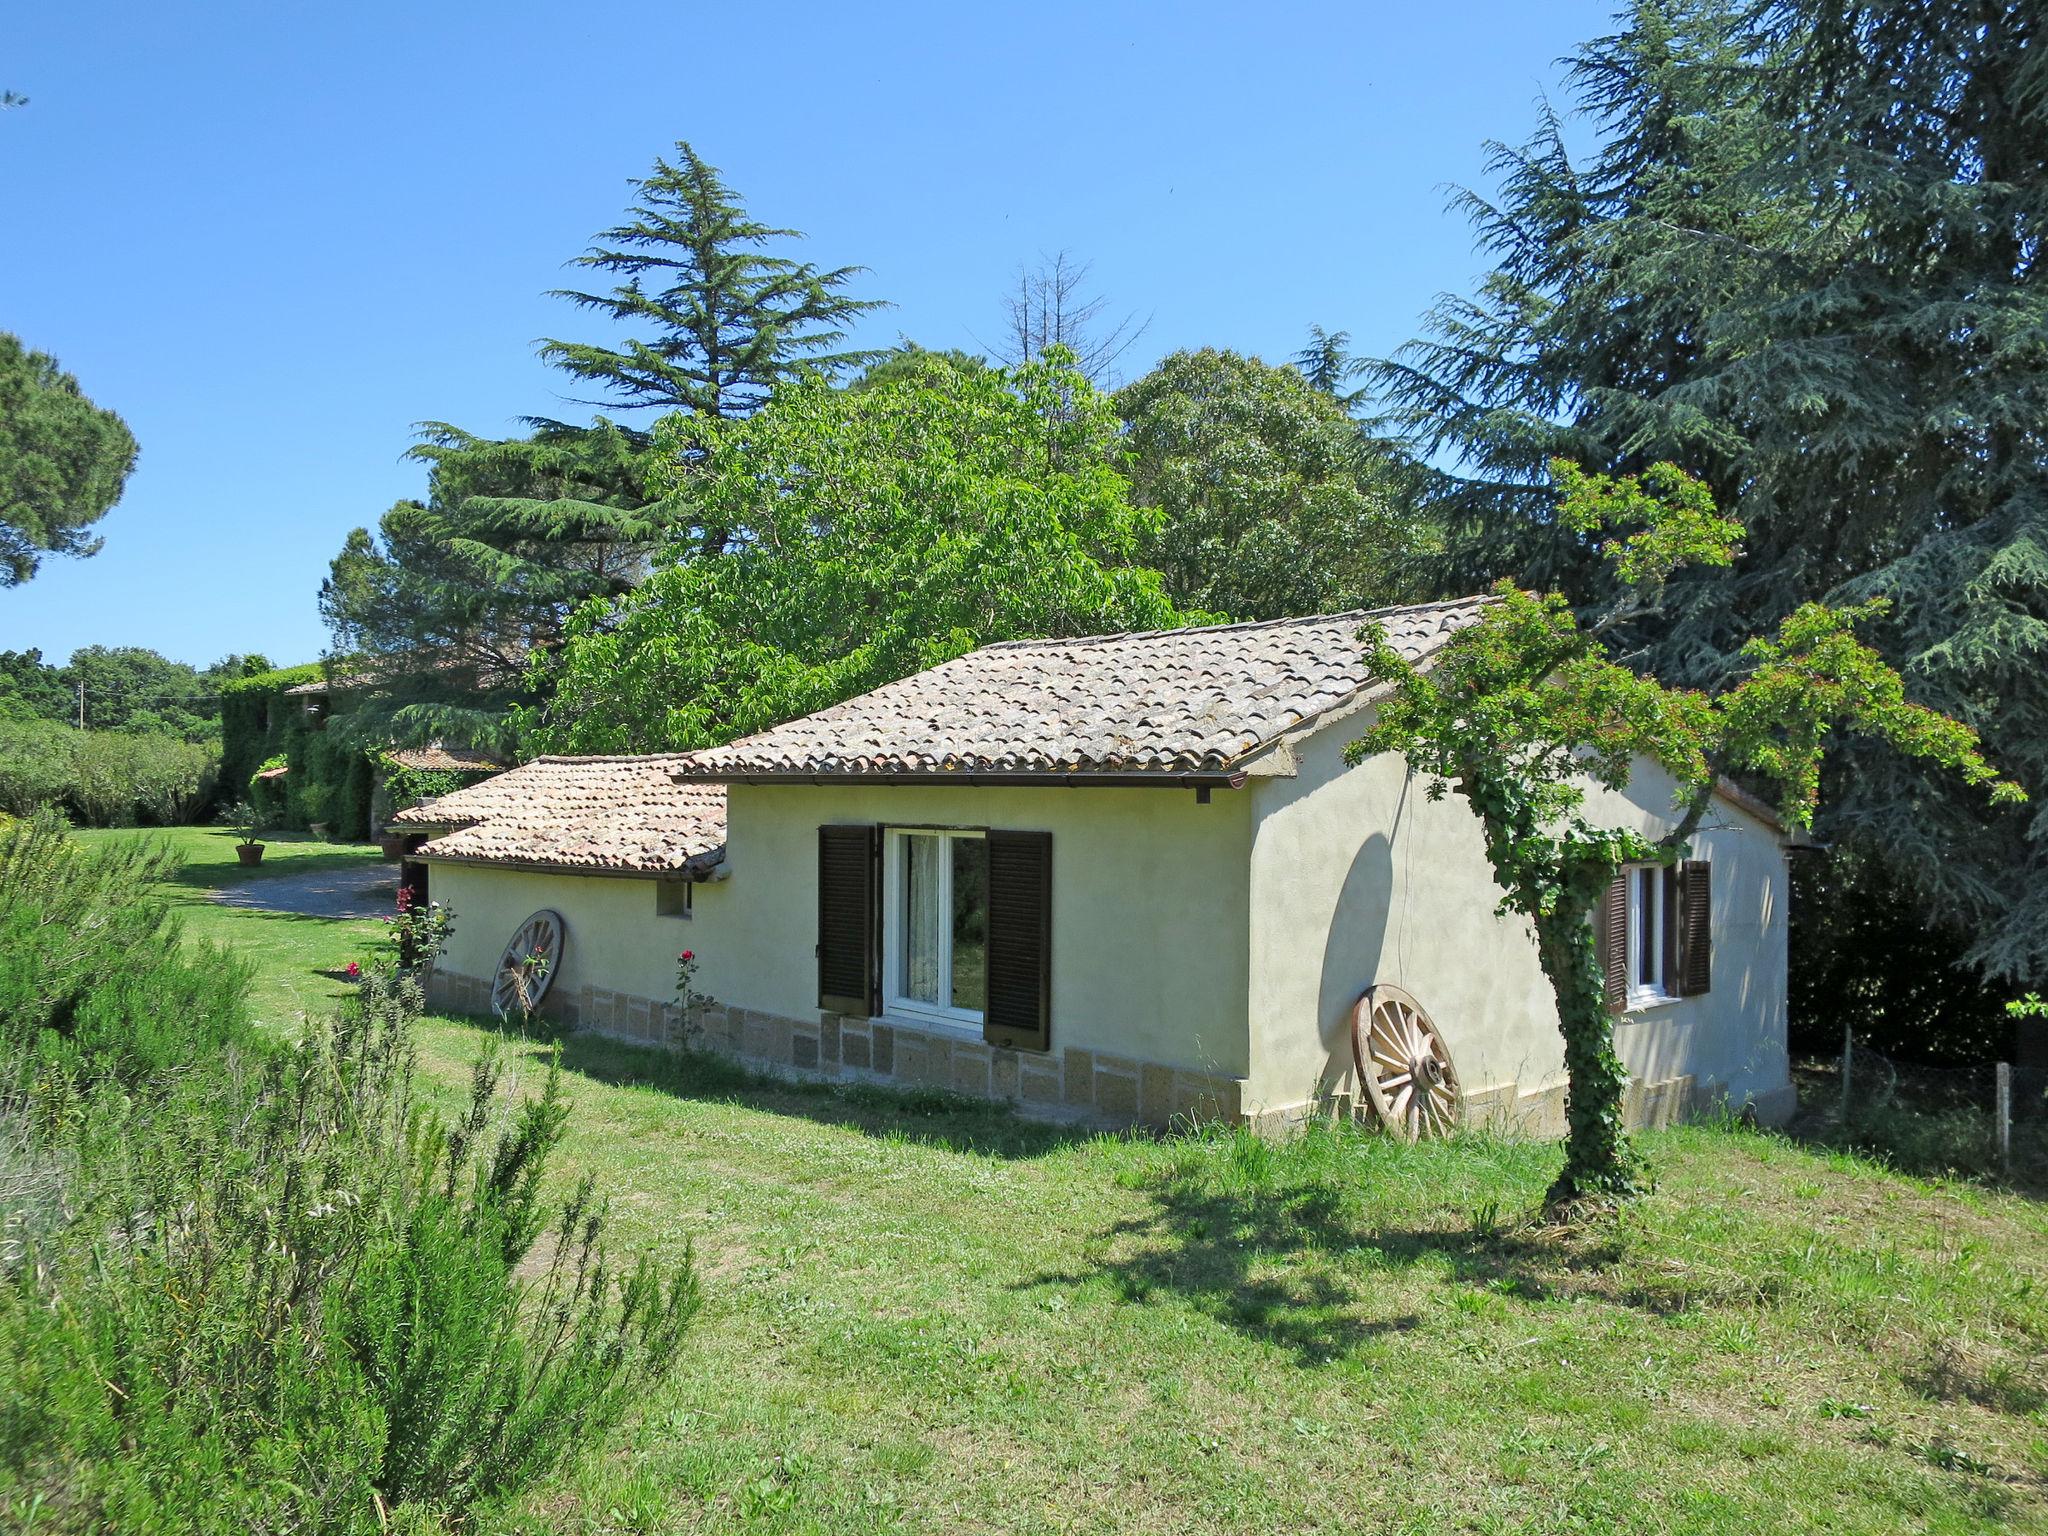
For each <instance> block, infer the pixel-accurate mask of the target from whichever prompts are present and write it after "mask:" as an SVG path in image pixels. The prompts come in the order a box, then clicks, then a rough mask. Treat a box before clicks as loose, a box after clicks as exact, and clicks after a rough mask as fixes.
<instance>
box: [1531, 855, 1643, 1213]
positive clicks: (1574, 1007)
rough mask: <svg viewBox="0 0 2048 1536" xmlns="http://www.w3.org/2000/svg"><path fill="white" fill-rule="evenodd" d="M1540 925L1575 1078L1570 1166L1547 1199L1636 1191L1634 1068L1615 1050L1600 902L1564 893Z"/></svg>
mask: <svg viewBox="0 0 2048 1536" xmlns="http://www.w3.org/2000/svg"><path fill="white" fill-rule="evenodd" d="M1535 923H1536V948H1537V953H1538V954H1539V956H1540V957H1541V959H1542V963H1543V974H1544V975H1545V976H1547V977H1549V978H1550V987H1551V990H1552V991H1553V992H1554V993H1555V994H1556V996H1557V1021H1558V1027H1559V1028H1560V1029H1561V1030H1562V1031H1563V1033H1564V1065H1565V1073H1566V1075H1567V1077H1568V1078H1569V1080H1570V1084H1569V1087H1568V1088H1567V1089H1566V1096H1565V1118H1566V1123H1567V1125H1568V1127H1569V1134H1568V1136H1567V1138H1566V1140H1565V1150H1564V1171H1563V1172H1561V1173H1559V1174H1558V1176H1557V1182H1556V1183H1555V1184H1553V1185H1551V1186H1550V1195H1549V1199H1548V1204H1550V1205H1552V1206H1559V1205H1566V1204H1569V1203H1570V1202H1572V1201H1574V1200H1580V1199H1584V1198H1586V1197H1588V1196H1592V1197H1595V1198H1614V1197H1616V1196H1622V1195H1629V1194H1633V1193H1634V1192H1635V1189H1636V1165H1635V1155H1634V1152H1633V1151H1632V1149H1631V1148H1630V1146H1629V1142H1628V1134H1627V1132H1626V1131H1625V1130H1624V1129H1623V1128H1622V1094H1623V1093H1624V1091H1625V1090H1626V1089H1627V1087H1628V1070H1627V1068H1625V1067H1623V1066H1622V1064H1621V1057H1620V1056H1619V1055H1618V1054H1616V1052H1615V1049H1614V1018H1613V1015H1612V1014H1610V1013H1609V1012H1608V1011H1607V990H1606V983H1605V976H1604V972H1603V971H1602V969H1601V965H1600V954H1599V949H1598V946H1597V945H1596V943H1595V942H1594V936H1593V904H1592V902H1591V901H1588V900H1584V899H1579V898H1575V897H1574V896H1572V895H1571V894H1569V893H1565V894H1561V895H1560V898H1559V900H1558V904H1557V907H1556V909H1555V910H1553V911H1551V912H1549V913H1547V914H1545V915H1543V916H1541V917H1538V918H1536V919H1535Z"/></svg>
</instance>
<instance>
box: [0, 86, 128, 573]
mask: <svg viewBox="0 0 2048 1536" xmlns="http://www.w3.org/2000/svg"><path fill="white" fill-rule="evenodd" d="M10 105H11V103H10ZM135 454H136V448H135V438H134V436H133V435H132V434H130V432H129V431H128V425H127V423H126V422H124V421H122V420H121V418H120V417H119V416H116V415H115V414H114V413H113V412H112V411H109V410H104V409H102V408H101V407H99V406H96V405H94V404H93V403H92V401H90V400H88V399H87V398H86V397H85V392H84V391H83V390H81V389H80V388H79V387H78V380H76V379H75V378H73V377H72V376H71V375H70V374H68V373H66V372H65V371H64V370H63V369H62V368H60V367H59V366H58V365H57V360H56V359H55V358H54V357H51V356H50V355H49V354H48V353H44V352H31V351H30V350H29V349H28V348H27V347H25V346H23V345H22V344H21V341H20V339H19V338H18V337H14V336H9V335H7V334H6V333H5V332H0V587H12V586H18V585H19V584H20V583H22V582H24V581H27V580H28V579H29V577H31V576H33V575H35V573H36V569H37V567H39V566H40V565H41V564H42V560H43V557H44V556H45V555H76V556H80V557H83V556H86V555H93V554H97V553H99V548H100V543H101V541H100V540H99V539H98V538H96V537H94V536H93V534H92V531H91V530H92V526H93V524H95V523H97V522H98V521H99V520H100V519H101V518H102V517H105V516H106V515H107V512H108V510H109V509H110V508H111V507H112V506H113V505H114V503H115V502H117V501H119V500H120V499H121V490H122V487H123V486H125V485H126V484H127V482H128V475H129V472H130V471H131V470H133V469H134V468H135Z"/></svg>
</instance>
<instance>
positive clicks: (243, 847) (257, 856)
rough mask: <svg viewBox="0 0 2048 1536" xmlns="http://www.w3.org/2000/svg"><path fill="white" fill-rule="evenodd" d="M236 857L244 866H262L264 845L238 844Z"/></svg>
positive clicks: (236, 845)
mask: <svg viewBox="0 0 2048 1536" xmlns="http://www.w3.org/2000/svg"><path fill="white" fill-rule="evenodd" d="M235 857H236V858H238V859H240V860H241V861H242V862H243V863H244V864H261V863H262V862H263V845H262V844H261V843H237V844H235Z"/></svg>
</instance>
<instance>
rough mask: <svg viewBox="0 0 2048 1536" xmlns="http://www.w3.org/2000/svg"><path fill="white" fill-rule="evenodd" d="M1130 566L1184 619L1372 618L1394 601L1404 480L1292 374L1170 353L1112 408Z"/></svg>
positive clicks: (1243, 361)
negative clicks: (1139, 532)
mask: <svg viewBox="0 0 2048 1536" xmlns="http://www.w3.org/2000/svg"><path fill="white" fill-rule="evenodd" d="M1116 400H1117V408H1118V410H1120V411H1121V412H1122V414H1123V418H1124V423H1125V429H1126V436H1125V440H1126V443H1127V444H1128V446H1129V448H1130V460H1129V464H1128V466H1127V472H1128V474H1129V476H1130V480H1131V499H1132V500H1133V501H1134V502H1136V503H1138V504H1139V505H1141V506H1147V507H1154V508H1157V509H1158V510H1159V511H1160V512H1161V513H1162V514H1163V517H1162V519H1161V521H1160V523H1159V526H1158V530H1157V532H1155V533H1152V534H1149V535H1147V536H1146V537H1145V539H1144V540H1143V541H1142V542H1141V544H1140V546H1139V555H1140V558H1141V559H1142V560H1143V561H1144V563H1146V564H1147V565H1151V566H1155V567H1157V568H1158V570H1159V571H1160V572H1161V573H1162V574H1163V575H1164V576H1165V578H1166V590H1167V593H1168V595H1169V596H1171V597H1172V598H1173V600H1174V602H1176V603H1177V604H1180V605H1182V606H1184V607H1189V608H1197V609H1207V610H1212V611H1215V612H1219V613H1227V614H1229V615H1230V616H1231V617H1232V618H1235V619H1276V618H1284V617H1287V616H1290V615H1294V614H1304V613H1330V612H1335V611H1339V610H1342V609H1346V608H1371V607H1376V606H1378V605H1380V604H1382V603H1386V602H1391V601H1394V600H1396V599H1397V598H1398V597H1399V596H1400V594H1401V591H1402V588H1401V585H1400V582H1401V577H1402V574H1403V573H1402V571H1401V570H1400V569H1399V557H1400V556H1401V555H1403V554H1404V553H1405V551H1406V546H1407V542H1408V540H1409V538H1410V536H1411V534H1412V531H1413V528H1414V519H1413V517H1412V508H1413V502H1414V497H1415V491H1416V486H1415V480H1416V476H1415V473H1414V471H1413V469H1412V468H1411V467H1410V466H1409V465H1408V464H1407V463H1406V461H1405V460H1404V459H1403V458H1402V457H1401V456H1400V455H1399V454H1398V453H1396V452H1394V451H1393V450H1391V449H1389V448H1388V447H1387V446H1386V445H1385V444H1383V443H1380V442H1378V441H1376V440H1374V439H1372V438H1370V437H1368V436H1367V435H1366V434H1364V433H1363V432H1362V431H1361V430H1360V429H1359V427H1358V424H1357V423H1356V422H1354V421H1353V420H1352V419H1351V418H1350V417H1349V416H1348V415H1346V414H1345V411H1344V408H1343V406H1342V405H1341V404H1340V403H1339V402H1338V401H1336V400H1334V399H1333V398H1331V397H1330V396H1329V395H1328V394H1326V393H1324V392H1322V391H1320V390H1318V389H1316V388H1314V387H1313V386H1312V385H1311V384H1309V383H1308V382H1306V381H1305V380H1304V379H1303V377H1302V375H1301V374H1300V373H1298V372H1297V371H1296V370H1294V369H1293V368H1288V367H1278V368H1276V367H1272V366H1269V365H1268V364H1266V363H1262V362H1260V361H1259V360H1258V359H1257V358H1255V357H1244V356H1241V355H1240V354H1238V353H1235V352H1219V351H1216V350H1214V349H1212V348H1204V349H1203V350H1201V351H1199V352H1176V353H1174V354H1173V355H1172V356H1170V357H1168V358H1166V359H1164V360H1163V361H1162V362H1161V363H1160V364H1159V366H1158V367H1157V368H1154V369H1153V370H1152V371H1151V372H1150V373H1148V374H1146V375H1145V376H1144V377H1143V378H1141V379H1139V380H1138V381H1137V382H1136V383H1134V384H1131V385H1128V386H1126V387H1125V388H1124V389H1123V390H1122V391H1121V392H1119V393H1118V395H1117V397H1116Z"/></svg>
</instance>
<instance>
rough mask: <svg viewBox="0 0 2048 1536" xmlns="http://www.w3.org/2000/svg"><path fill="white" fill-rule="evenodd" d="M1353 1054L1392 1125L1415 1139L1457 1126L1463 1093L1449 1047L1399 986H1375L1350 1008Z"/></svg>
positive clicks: (1380, 1112) (1374, 1102)
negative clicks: (1354, 1006)
mask: <svg viewBox="0 0 2048 1536" xmlns="http://www.w3.org/2000/svg"><path fill="white" fill-rule="evenodd" d="M1351 1059H1352V1061H1353V1062H1354V1063H1356V1065H1357V1067H1358V1080H1359V1082H1360V1083H1361V1084H1363V1085H1364V1088H1365V1092H1366V1096H1367V1097H1368V1098H1370V1099H1371V1100H1372V1107H1373V1110H1374V1112H1375V1113H1377V1114H1378V1115H1379V1117H1380V1123H1381V1124H1382V1125H1384V1126H1385V1127H1386V1128H1387V1129H1388V1130H1390V1131H1393V1132H1395V1133H1396V1134H1397V1135H1401V1136H1405V1137H1407V1138H1408V1140H1410V1141H1414V1140H1416V1139H1417V1138H1419V1137H1423V1136H1445V1135H1448V1134H1450V1132H1452V1131H1454V1130H1456V1129H1457V1127H1458V1122H1459V1119H1460V1117H1461V1116H1462V1114H1463V1110H1464V1096H1463V1094H1462V1093H1461V1091H1460V1090H1459V1087H1458V1072H1457V1069H1456V1068H1455V1067H1453V1066H1452V1065H1451V1053H1450V1050H1449V1049H1448V1048H1447V1047H1446V1046H1445V1045H1444V1039H1443V1035H1442V1034H1441V1033H1439V1032H1438V1030H1437V1027H1436V1025H1435V1024H1434V1023H1432V1022H1431V1021H1430V1017H1429V1015H1428V1014H1426V1013H1424V1012H1423V1011H1422V1004H1420V1003H1418V1002H1416V1001H1415V999H1414V998H1412V997H1410V996H1409V995H1408V994H1407V993H1406V992H1403V991H1402V990H1401V989H1400V988H1399V987H1394V986H1388V985H1386V984H1384V983H1382V984H1381V985H1378V986H1375V987H1371V988H1369V989H1367V991H1366V994H1365V996H1363V997H1361V998H1360V999H1359V1000H1358V1006H1357V1007H1356V1008H1354V1009H1352V1010H1351Z"/></svg>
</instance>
